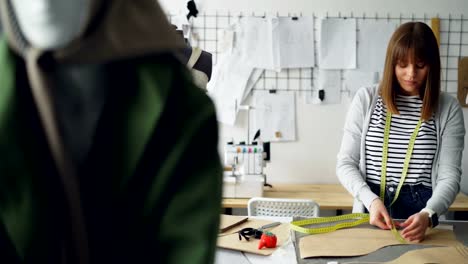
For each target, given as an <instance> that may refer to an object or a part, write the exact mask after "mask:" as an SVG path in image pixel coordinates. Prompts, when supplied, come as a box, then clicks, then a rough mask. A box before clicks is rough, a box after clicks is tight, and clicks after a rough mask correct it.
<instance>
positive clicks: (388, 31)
mask: <svg viewBox="0 0 468 264" xmlns="http://www.w3.org/2000/svg"><path fill="white" fill-rule="evenodd" d="M396 27H397V24H396V23H395V22H387V21H381V20H379V21H375V20H372V19H368V20H362V21H361V23H360V24H359V32H358V36H357V38H358V43H359V44H358V51H357V55H358V60H357V61H358V65H357V66H358V69H359V70H361V71H367V72H383V67H384V63H385V54H386V52H387V45H388V41H389V40H390V37H391V36H392V34H393V32H394V31H395V29H396Z"/></svg>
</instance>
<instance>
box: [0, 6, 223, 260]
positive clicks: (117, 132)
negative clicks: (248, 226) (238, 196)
mask: <svg viewBox="0 0 468 264" xmlns="http://www.w3.org/2000/svg"><path fill="white" fill-rule="evenodd" d="M0 19H1V22H2V23H1V24H2V28H3V29H4V30H3V31H4V32H2V33H4V36H2V38H0V68H1V69H2V71H0V77H1V78H0V91H1V95H2V96H1V100H0V131H2V132H1V133H0V186H1V188H0V197H1V208H2V210H0V252H1V254H0V263H23V262H24V263H32V262H34V263H36V262H40V263H51V264H55V263H63V264H64V263H67V264H89V263H117V262H118V263H146V262H161V263H173V264H176V263H184V262H186V260H187V259H190V263H194V264H202V263H212V262H213V261H214V256H215V248H216V237H217V234H218V232H219V228H218V226H219V204H220V203H221V195H222V167H221V164H220V162H219V161H220V159H219V154H218V150H217V146H218V142H217V140H218V134H217V133H218V128H217V122H216V112H215V108H214V105H213V103H212V101H211V100H210V98H209V97H208V96H207V95H206V94H205V93H204V92H203V91H201V90H200V89H198V88H197V87H196V86H195V85H194V82H193V80H192V79H191V78H190V76H189V75H188V74H187V69H186V67H185V66H184V65H182V64H181V63H180V58H178V57H176V56H175V53H178V52H180V50H182V49H183V48H184V47H186V46H185V45H184V44H183V42H182V41H180V38H177V36H176V34H175V33H174V30H173V29H172V28H171V27H170V24H169V22H168V21H167V16H166V14H165V13H164V12H163V10H162V9H161V7H160V6H159V4H158V3H157V2H156V1H154V0H138V1H131V0H34V1H25V0H2V1H0ZM210 59H211V57H210ZM201 61H203V60H200V62H199V64H197V63H194V64H196V65H193V66H194V68H198V67H199V65H201V64H202V63H201ZM210 70H211V65H210ZM197 72H198V73H202V71H201V70H199V71H197ZM203 74H205V73H204V72H203ZM207 75H210V72H209V73H208V74H206V76H207ZM206 79H208V78H206ZM161 139H163V140H161ZM199 149H204V150H205V151H204V155H197V153H198V151H199ZM187 200H193V201H197V203H187ZM200 203H202V204H203V206H202V207H200V206H199V204H200ZM181 215H183V216H184V217H180V216H181ZM186 219H191V221H193V222H196V223H197V228H195V229H194V230H191V231H190V232H186V230H183V229H180V228H178V227H180V226H183V225H184V224H185V222H186Z"/></svg>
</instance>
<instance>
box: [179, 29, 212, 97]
mask: <svg viewBox="0 0 468 264" xmlns="http://www.w3.org/2000/svg"><path fill="white" fill-rule="evenodd" d="M174 27H175V29H176V33H177V35H178V36H179V37H180V38H181V39H182V38H184V34H183V31H182V30H177V27H176V26H174ZM184 41H185V43H186V44H187V47H185V48H183V49H182V50H181V51H180V55H181V56H180V59H181V62H182V63H183V64H185V65H187V67H188V68H189V69H190V70H191V71H192V75H193V77H194V81H195V83H196V84H197V86H198V87H200V88H202V89H203V90H206V85H207V83H208V81H209V80H210V79H211V73H212V70H213V58H212V54H211V53H209V52H207V51H204V50H201V49H199V48H193V47H190V43H188V41H187V39H185V38H184Z"/></svg>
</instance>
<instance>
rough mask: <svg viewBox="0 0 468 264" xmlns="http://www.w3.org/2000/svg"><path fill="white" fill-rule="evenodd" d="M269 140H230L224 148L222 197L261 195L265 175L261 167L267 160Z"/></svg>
mask: <svg viewBox="0 0 468 264" xmlns="http://www.w3.org/2000/svg"><path fill="white" fill-rule="evenodd" d="M269 146H270V145H269V142H268V143H260V142H254V143H253V144H245V143H239V144H234V143H233V142H230V143H228V144H226V146H225V150H224V164H225V168H227V170H225V172H224V177H223V197H224V198H250V197H261V196H262V195H263V186H264V185H265V184H266V176H265V174H264V173H263V169H264V167H265V165H266V160H269V156H270V155H269V154H270V153H269V149H270V148H269Z"/></svg>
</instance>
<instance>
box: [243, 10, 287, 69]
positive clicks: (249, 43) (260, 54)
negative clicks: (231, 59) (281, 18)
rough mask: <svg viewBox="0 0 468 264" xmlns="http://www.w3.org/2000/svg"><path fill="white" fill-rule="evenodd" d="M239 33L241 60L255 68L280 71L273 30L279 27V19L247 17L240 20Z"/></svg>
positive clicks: (276, 43)
mask: <svg viewBox="0 0 468 264" xmlns="http://www.w3.org/2000/svg"><path fill="white" fill-rule="evenodd" d="M239 24H240V27H239V31H237V34H236V36H239V37H240V42H241V43H242V44H240V45H239V46H240V48H241V58H242V60H243V61H245V63H247V64H248V65H249V66H251V67H253V68H262V69H268V70H275V71H279V70H280V66H279V54H278V53H277V52H278V49H277V48H276V47H275V46H277V45H278V42H277V41H276V39H274V36H273V28H276V27H277V26H278V19H272V18H261V17H246V18H242V19H241V20H240V23H239Z"/></svg>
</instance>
